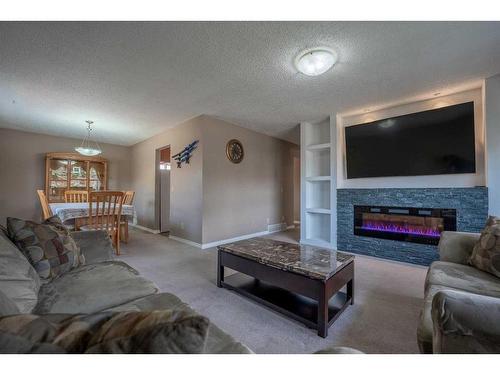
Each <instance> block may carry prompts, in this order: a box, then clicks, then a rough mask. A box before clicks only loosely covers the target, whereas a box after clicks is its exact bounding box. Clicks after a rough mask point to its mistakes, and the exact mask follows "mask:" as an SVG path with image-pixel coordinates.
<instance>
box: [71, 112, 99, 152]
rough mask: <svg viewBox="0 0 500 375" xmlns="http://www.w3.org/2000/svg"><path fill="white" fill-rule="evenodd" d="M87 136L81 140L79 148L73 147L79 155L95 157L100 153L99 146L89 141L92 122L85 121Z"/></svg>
mask: <svg viewBox="0 0 500 375" xmlns="http://www.w3.org/2000/svg"><path fill="white" fill-rule="evenodd" d="M85 122H86V123H87V136H86V137H85V138H83V141H82V144H81V145H80V146H79V147H75V151H76V152H78V153H79V154H82V155H85V156H96V155H99V154H100V153H102V150H101V147H100V146H99V144H98V143H97V142H96V141H94V140H92V139H91V137H92V136H91V132H92V124H93V123H94V121H90V120H87V121H85Z"/></svg>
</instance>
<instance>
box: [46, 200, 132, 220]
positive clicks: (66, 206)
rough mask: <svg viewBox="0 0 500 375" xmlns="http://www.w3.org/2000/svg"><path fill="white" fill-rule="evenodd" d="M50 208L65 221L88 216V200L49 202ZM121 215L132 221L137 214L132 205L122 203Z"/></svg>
mask: <svg viewBox="0 0 500 375" xmlns="http://www.w3.org/2000/svg"><path fill="white" fill-rule="evenodd" d="M49 206H50V209H51V210H52V213H53V214H54V215H57V216H58V217H59V218H60V219H61V221H62V222H63V223H64V222H67V221H69V220H74V219H79V218H86V217H89V203H88V202H74V203H49ZM121 214H122V216H128V217H131V218H132V222H133V223H136V222H137V214H136V212H135V207H134V206H133V205H129V204H124V205H122V213H121Z"/></svg>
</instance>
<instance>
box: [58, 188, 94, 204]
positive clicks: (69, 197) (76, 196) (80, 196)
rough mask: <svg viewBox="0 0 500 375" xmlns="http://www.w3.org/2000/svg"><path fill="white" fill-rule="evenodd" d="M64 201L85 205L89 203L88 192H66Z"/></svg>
mask: <svg viewBox="0 0 500 375" xmlns="http://www.w3.org/2000/svg"><path fill="white" fill-rule="evenodd" d="M64 201H65V202H66V203H86V202H88V201H89V192H88V191H87V190H66V191H65V192H64Z"/></svg>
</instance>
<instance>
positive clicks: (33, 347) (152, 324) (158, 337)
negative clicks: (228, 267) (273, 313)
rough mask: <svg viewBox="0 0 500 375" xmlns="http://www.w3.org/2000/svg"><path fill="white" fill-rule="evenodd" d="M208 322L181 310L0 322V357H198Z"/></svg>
mask: <svg viewBox="0 0 500 375" xmlns="http://www.w3.org/2000/svg"><path fill="white" fill-rule="evenodd" d="M209 324H210V322H209V320H208V319H207V318H205V317H203V316H201V315H197V314H194V313H192V312H189V311H186V310H161V311H143V312H135V311H128V312H99V313H95V314H89V315H68V314H49V315H40V316H38V315H31V314H24V315H12V316H8V317H0V353H57V352H59V353H75V354H76V353H109V354H111V353H112V354H118V353H120V354H126V353H130V354H131V353H141V354H149V353H152V354H153V353H154V354H162V353H163V354H168V353H176V354H182V353H203V351H204V349H205V342H206V338H207V333H208V327H209Z"/></svg>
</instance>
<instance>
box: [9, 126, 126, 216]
mask: <svg viewBox="0 0 500 375" xmlns="http://www.w3.org/2000/svg"><path fill="white" fill-rule="evenodd" d="M0 126H1V124H0ZM80 142H81V140H79V139H73V138H63V137H54V136H50V135H42V134H36V133H28V132H21V131H17V130H10V129H1V128H0V223H1V224H5V218H6V217H7V216H15V217H19V218H25V219H32V220H39V219H40V215H41V209H40V204H39V202H38V198H37V195H36V191H35V190H36V189H44V187H45V154H46V153H47V152H73V148H74V147H75V145H77V144H79V143H80ZM101 147H102V150H103V154H102V156H103V157H104V158H106V159H108V160H109V180H108V182H109V188H110V189H121V190H128V189H130V188H131V184H130V152H129V151H130V148H129V147H124V146H115V145H110V144H101Z"/></svg>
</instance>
